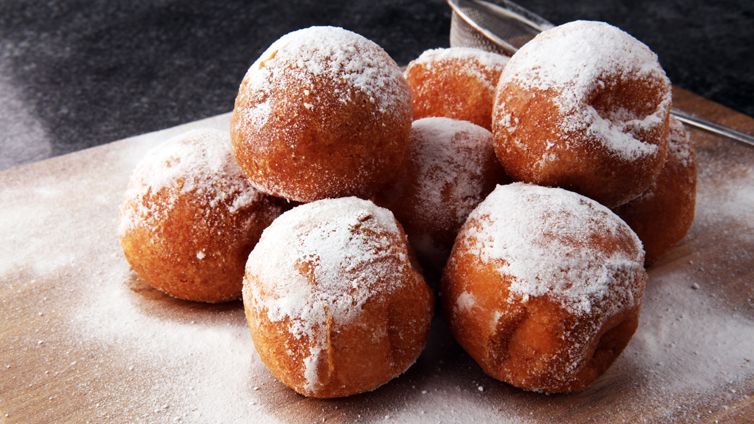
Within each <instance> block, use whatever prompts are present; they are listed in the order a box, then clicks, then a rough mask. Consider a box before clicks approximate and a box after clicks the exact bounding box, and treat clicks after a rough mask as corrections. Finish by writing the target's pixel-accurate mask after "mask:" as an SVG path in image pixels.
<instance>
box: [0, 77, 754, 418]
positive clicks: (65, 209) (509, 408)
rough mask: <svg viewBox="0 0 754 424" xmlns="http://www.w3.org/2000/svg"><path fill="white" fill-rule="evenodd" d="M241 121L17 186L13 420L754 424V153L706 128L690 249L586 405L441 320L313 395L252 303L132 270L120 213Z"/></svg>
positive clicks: (4, 332) (9, 364) (6, 365)
mask: <svg viewBox="0 0 754 424" xmlns="http://www.w3.org/2000/svg"><path fill="white" fill-rule="evenodd" d="M674 102H675V106H676V107H678V108H680V109H682V110H686V111H688V112H691V113H694V114H697V115H700V116H702V117H706V118H708V119H712V120H714V121H717V122H720V123H722V124H725V125H728V126H731V127H734V128H737V129H739V130H741V131H744V132H747V133H750V134H754V119H752V118H749V117H747V116H744V115H741V114H738V113H735V112H733V111H731V110H728V109H726V108H724V107H722V106H720V105H717V104H714V103H711V102H709V101H706V100H704V99H702V98H700V97H697V96H695V95H692V94H690V93H688V92H686V91H683V90H680V89H676V91H675V96H674ZM229 120H230V117H229V114H225V115H220V116H217V117H214V118H211V119H207V120H204V121H199V122H195V123H191V124H188V125H183V126H180V127H176V128H171V129H168V130H164V131H159V132H155V133H150V134H145V135H142V136H139V137H134V138H130V139H126V140H122V141H118V142H115V143H111V144H107V145H104V146H101V147H97V148H93V149H90V150H85V151H81V152H78V153H74V154H71V155H67V156H62V157H58V158H54V159H51V160H47V161H43V162H39V163H34V164H30V165H27V166H23V167H20V168H15V169H11V170H8V171H5V172H2V173H0V199H1V200H0V240H1V241H0V422H2V423H8V424H10V423H50V422H62V423H68V422H70V423H85V422H93V423H94V422H98V423H100V422H108V423H138V422H145V423H162V422H165V423H167V422H170V423H174V422H184V423H186V422H191V423H205V422H206V423H229V422H233V423H238V422H265V423H269V422H354V421H356V422H375V421H380V422H383V421H387V422H444V423H452V422H495V423H552V422H560V423H585V422H595V423H604V422H631V423H635V422H663V423H665V422H679V423H684V422H752V421H754V148H751V147H748V146H745V145H742V144H738V143H736V142H733V141H729V140H725V139H721V138H718V137H715V136H711V135H707V134H705V133H702V132H699V131H694V130H691V131H690V133H691V137H692V140H693V142H694V146H695V148H696V153H697V161H698V167H699V187H698V196H697V212H696V220H695V222H694V224H693V226H692V227H691V229H690V231H689V233H688V235H687V237H686V238H685V239H684V240H683V242H682V243H681V244H680V245H679V246H677V247H676V248H675V249H674V250H673V251H671V252H670V253H669V254H668V255H666V256H665V257H664V258H663V259H662V260H661V261H660V263H658V264H657V265H655V266H654V267H652V268H651V269H650V270H649V275H650V278H649V282H648V284H647V292H646V295H645V300H644V307H643V310H642V316H641V325H640V327H639V329H638V331H637V333H636V335H635V337H634V338H633V340H632V341H631V343H630V345H629V346H628V348H627V349H626V351H625V352H624V354H623V355H622V356H621V357H620V358H619V359H618V360H617V361H616V363H615V364H614V365H613V367H612V368H611V369H610V370H609V371H608V372H607V373H606V374H605V375H604V376H602V377H601V378H600V379H599V380H598V381H597V382H596V383H595V384H593V385H592V386H590V387H589V388H587V389H586V390H584V391H583V392H580V393H574V394H567V395H550V396H547V395H542V394H537V393H529V392H524V391H521V390H518V389H516V388H513V387H511V386H508V385H506V384H504V383H501V382H498V381H495V380H493V379H491V378H489V377H487V376H486V375H485V374H484V373H483V372H482V371H481V369H480V368H479V367H478V366H477V365H476V364H475V363H474V362H473V361H472V360H471V359H470V358H469V357H468V356H467V355H466V354H465V353H464V352H463V350H462V349H461V348H460V347H459V346H458V345H457V344H456V343H455V342H454V341H453V339H452V337H451V336H450V335H449V333H448V331H447V329H446V327H445V326H444V324H443V322H442V319H441V318H439V317H436V319H435V321H434V326H433V329H432V332H431V335H430V340H429V342H428V345H427V347H426V349H425V351H424V353H423V354H422V356H421V357H420V358H419V360H418V361H417V363H416V364H415V365H414V366H413V367H412V368H411V369H409V370H408V371H407V372H406V373H405V374H404V375H402V376H400V377H399V378H397V379H395V380H393V381H392V382H390V383H389V384H387V385H386V386H383V387H381V388H379V389H377V390H376V391H374V392H371V393H367V394H363V395H358V396H352V397H349V398H344V399H333V400H318V399H308V398H305V397H302V396H300V395H298V394H296V393H294V392H293V391H291V390H289V389H288V388H286V387H285V386H283V385H282V384H280V383H278V382H277V381H276V380H275V379H274V378H273V377H272V375H271V374H270V373H269V372H268V371H267V369H266V368H265V366H264V365H263V364H262V363H261V362H260V360H259V357H258V355H257V354H256V352H255V351H254V346H253V343H252V341H251V336H250V334H249V331H248V329H247V327H246V322H245V318H244V314H243V306H242V304H241V302H232V303H228V304H223V305H204V304H199V303H193V302H185V301H180V300H176V299H172V298H170V297H167V296H165V295H163V294H162V293H160V292H158V291H156V290H154V289H152V288H151V287H150V286H148V285H147V284H145V283H144V282H143V281H142V280H140V279H139V278H138V277H137V275H136V274H135V273H134V272H133V271H132V270H131V268H130V267H129V265H128V263H127V262H126V260H125V257H124V256H123V253H122V251H121V249H120V245H119V242H118V237H117V222H118V207H119V205H120V202H121V199H122V196H123V193H124V191H125V188H126V186H127V184H128V180H129V178H130V176H131V173H132V171H133V169H134V167H135V166H136V164H137V162H138V161H139V160H141V158H142V157H143V156H144V154H145V153H146V152H147V150H148V149H149V148H151V147H153V146H155V145H157V144H159V143H161V142H162V141H165V140H166V139H168V138H169V137H171V136H173V135H177V134H179V133H181V132H183V131H186V130H187V129H189V128H197V127H215V128H221V129H227V128H228V125H229Z"/></svg>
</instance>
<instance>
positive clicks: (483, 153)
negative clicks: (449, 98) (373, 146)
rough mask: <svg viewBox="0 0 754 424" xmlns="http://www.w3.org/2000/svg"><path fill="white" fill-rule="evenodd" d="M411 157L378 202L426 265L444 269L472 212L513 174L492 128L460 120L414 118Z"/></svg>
mask: <svg viewBox="0 0 754 424" xmlns="http://www.w3.org/2000/svg"><path fill="white" fill-rule="evenodd" d="M406 161H407V164H406V170H405V173H404V174H403V175H402V176H401V177H399V178H398V179H397V180H396V182H395V183H393V184H392V185H390V186H388V188H387V189H385V190H383V191H382V192H381V193H380V194H379V195H378V196H377V197H376V199H375V202H376V203H377V204H379V205H381V206H384V207H387V208H388V209H390V210H392V211H393V212H394V213H395V215H396V218H397V219H398V220H399V221H400V222H401V224H402V225H403V226H404V228H405V230H406V233H407V234H408V237H409V240H410V241H411V245H412V246H413V247H414V249H415V250H416V253H417V255H418V257H419V259H420V260H422V262H423V265H424V266H425V267H434V268H436V269H438V270H441V269H442V268H443V266H444V265H445V261H446V260H447V257H448V255H449V254H450V249H451V248H452V245H453V240H454V239H455V235H456V234H457V233H458V230H459V229H460V228H461V225H463V223H464V221H466V217H468V215H469V213H471V211H472V210H473V209H474V208H475V207H476V206H477V205H478V204H479V202H481V201H482V200H483V199H484V198H485V197H486V196H487V194H489V192H490V191H492V190H493V189H494V187H495V185H496V184H502V183H504V182H507V179H506V178H505V174H504V172H503V170H502V166H501V165H500V163H499V161H498V160H497V157H496V156H495V151H494V149H493V148H492V133H491V132H490V131H488V130H486V129H484V128H482V127H480V126H478V125H475V124H472V123H471V122H468V121H461V120H457V119H451V118H444V117H432V118H422V119H418V120H416V121H414V123H413V125H412V129H411V136H410V141H409V146H408V149H407V151H406Z"/></svg>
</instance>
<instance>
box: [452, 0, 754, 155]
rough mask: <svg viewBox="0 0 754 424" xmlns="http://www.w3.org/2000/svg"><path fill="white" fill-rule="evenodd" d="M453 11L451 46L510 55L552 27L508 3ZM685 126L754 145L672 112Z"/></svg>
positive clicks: (464, 4)
mask: <svg viewBox="0 0 754 424" xmlns="http://www.w3.org/2000/svg"><path fill="white" fill-rule="evenodd" d="M447 2H448V5H450V8H451V9H452V10H453V13H452V15H451V19H450V46H451V47H475V48H478V49H482V50H486V51H491V52H495V53H500V54H503V55H506V56H512V55H513V54H514V53H516V51H517V50H518V49H520V48H521V46H523V45H524V44H526V43H527V42H528V41H529V40H531V39H532V38H534V37H535V36H536V35H537V34H539V33H540V32H542V31H545V30H547V29H550V28H553V27H554V26H555V25H553V24H552V23H550V22H548V21H547V20H545V19H544V18H542V17H541V16H539V15H537V14H535V13H533V12H531V11H529V10H527V9H524V8H523V7H521V6H519V5H517V4H516V3H513V2H511V1H508V0H492V1H484V0H447ZM670 113H671V114H672V115H673V116H675V117H676V119H678V120H679V121H681V122H683V123H684V124H687V125H690V126H692V127H695V128H697V129H701V130H704V131H707V132H710V133H712V134H715V135H719V136H723V137H727V138H730V139H732V140H736V141H740V142H742V143H746V144H748V145H750V146H754V136H751V135H749V134H746V133H743V132H741V131H738V130H734V129H733V128H729V127H726V126H724V125H720V124H718V123H715V122H712V121H709V120H706V119H703V118H699V117H696V116H694V115H691V114H689V113H687V112H684V111H681V110H678V109H675V108H673V109H671V111H670Z"/></svg>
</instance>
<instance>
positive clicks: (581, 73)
mask: <svg viewBox="0 0 754 424" xmlns="http://www.w3.org/2000/svg"><path fill="white" fill-rule="evenodd" d="M613 79H617V80H618V81H619V82H622V81H630V80H636V81H648V82H649V83H651V84H661V85H662V86H664V91H665V96H664V98H663V99H662V101H661V104H660V105H658V107H654V108H653V110H652V113H650V114H647V115H640V114H638V115H637V112H636V110H631V109H630V108H627V107H626V105H625V104H620V103H618V102H616V105H615V106H616V108H615V109H612V110H608V111H599V110H597V109H595V107H593V106H592V104H591V103H592V102H593V100H594V98H595V96H597V95H598V93H599V92H600V91H601V90H603V89H604V88H605V86H606V84H610V83H611V82H610V80H613ZM511 83H515V84H518V85H520V86H521V87H525V88H527V89H530V90H535V91H540V92H547V91H548V90H552V91H554V92H556V93H559V95H557V96H554V97H553V98H552V100H553V102H555V104H556V105H557V106H558V107H559V108H560V110H561V114H562V115H563V117H564V119H563V120H562V121H560V123H559V125H560V129H561V131H562V132H563V134H564V135H567V134H569V133H574V132H579V131H586V132H588V133H589V135H590V136H592V137H594V138H595V139H597V140H599V141H600V142H601V143H602V144H603V145H604V146H605V147H606V148H608V149H609V151H610V152H612V153H613V154H615V155H618V156H620V157H623V158H625V159H627V160H633V159H636V158H638V157H642V156H647V155H654V154H656V153H657V146H655V145H652V144H648V143H645V142H642V141H641V140H640V139H637V138H636V136H635V135H634V134H633V133H634V132H638V131H646V130H647V129H648V128H652V127H656V126H659V125H663V123H664V122H666V121H667V117H668V113H669V108H670V104H671V102H672V100H671V95H670V81H669V80H668V78H667V76H666V75H665V71H663V69H662V67H661V66H660V63H659V61H658V59H657V55H656V54H654V53H653V52H652V51H651V50H650V49H649V48H648V47H647V46H646V45H644V44H643V43H641V42H639V41H638V40H636V39H635V38H633V37H632V36H631V35H629V34H628V33H626V32H624V31H621V30H619V29H618V28H615V27H613V26H611V25H609V24H606V23H602V22H590V21H575V22H570V23H567V24H564V25H561V26H558V27H555V28H553V29H550V30H548V31H545V32H543V33H541V34H540V35H538V36H537V37H535V38H534V39H533V40H531V41H530V42H529V43H527V44H525V45H524V46H523V47H522V48H521V49H520V50H519V51H518V52H516V54H515V55H513V57H512V58H511V60H510V62H509V64H508V66H506V68H505V69H504V70H503V73H502V75H501V76H500V84H501V85H505V84H511ZM500 121H501V122H502V126H503V127H511V128H513V127H515V118H514V117H511V116H510V115H505V114H503V115H502V116H501V117H500Z"/></svg>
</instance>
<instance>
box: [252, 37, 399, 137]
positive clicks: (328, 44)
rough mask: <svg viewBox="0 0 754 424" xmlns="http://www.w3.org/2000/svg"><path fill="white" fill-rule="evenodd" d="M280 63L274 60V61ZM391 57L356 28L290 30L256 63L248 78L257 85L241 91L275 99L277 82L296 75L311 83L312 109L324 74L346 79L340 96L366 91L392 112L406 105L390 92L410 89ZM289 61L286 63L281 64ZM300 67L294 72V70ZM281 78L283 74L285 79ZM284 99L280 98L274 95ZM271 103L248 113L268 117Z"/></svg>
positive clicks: (344, 99)
mask: <svg viewBox="0 0 754 424" xmlns="http://www.w3.org/2000/svg"><path fill="white" fill-rule="evenodd" d="M273 61H274V62H276V63H277V64H278V66H268V65H269V64H268V62H273ZM389 62H390V59H389V57H387V55H385V54H384V52H382V51H381V50H377V49H375V48H374V43H373V42H371V41H369V40H368V39H366V38H364V37H361V36H359V35H358V34H355V33H353V32H351V31H348V30H345V29H342V28H337V27H326V26H325V27H310V28H305V29H301V30H298V31H293V32H290V33H288V34H286V35H284V36H283V37H281V38H280V39H278V40H277V41H275V42H274V43H273V44H272V45H270V47H269V48H268V49H267V50H266V51H265V52H264V53H262V55H261V56H260V57H259V58H258V59H257V60H256V61H255V62H254V64H252V65H251V67H250V68H249V71H248V72H247V75H246V79H248V81H249V86H251V87H254V91H246V92H240V93H239V95H241V96H245V95H255V96H260V97H262V98H268V99H270V98H271V96H274V94H275V93H274V92H273V91H274V90H275V88H276V87H278V86H280V85H284V84H285V80H287V79H291V80H296V82H295V84H296V86H303V87H306V86H308V87H310V89H311V90H312V92H310V93H309V94H311V95H312V101H311V103H308V105H309V107H308V108H310V109H312V108H316V107H317V106H319V105H318V103H317V101H316V100H317V99H316V95H317V93H315V92H314V90H315V89H316V87H317V86H316V83H315V82H314V80H315V79H319V78H324V79H326V80H331V81H338V80H339V81H342V82H344V83H345V84H344V86H343V87H337V88H336V90H335V92H334V93H332V94H335V96H336V97H337V98H338V99H339V101H341V102H343V103H346V102H349V101H352V98H351V96H352V94H353V92H352V91H351V90H348V89H346V88H345V87H348V88H353V89H354V90H355V91H357V92H362V93H364V94H366V96H367V98H368V99H369V101H370V102H371V103H374V104H375V105H376V107H377V109H376V110H377V112H378V113H392V112H393V111H395V110H396V109H400V107H401V104H400V99H401V98H400V96H395V95H390V94H394V93H395V92H400V91H402V90H403V89H404V87H402V86H401V85H400V84H397V82H400V81H401V79H400V78H397V75H399V74H400V69H399V68H397V67H391V66H386V64H389ZM280 64H285V66H280ZM291 69H293V70H296V71H297V72H290V70H291ZM281 80H283V81H282V82H281ZM275 100H279V99H277V98H275V99H274V100H272V101H275ZM268 111H269V104H268V103H266V102H265V103H261V104H260V106H259V108H257V109H251V110H248V111H246V119H248V120H249V121H250V122H253V123H255V124H256V125H259V124H263V123H264V121H265V120H266V119H268V115H269V114H268Z"/></svg>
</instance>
